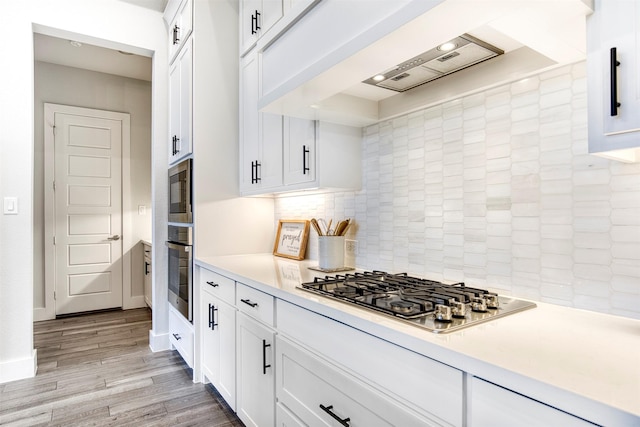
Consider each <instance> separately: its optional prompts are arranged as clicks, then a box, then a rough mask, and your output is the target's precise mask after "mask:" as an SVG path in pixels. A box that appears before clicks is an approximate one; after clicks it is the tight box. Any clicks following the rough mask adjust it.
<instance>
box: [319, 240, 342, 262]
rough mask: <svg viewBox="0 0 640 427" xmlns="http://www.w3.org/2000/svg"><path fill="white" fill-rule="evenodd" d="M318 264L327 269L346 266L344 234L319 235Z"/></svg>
mask: <svg viewBox="0 0 640 427" xmlns="http://www.w3.org/2000/svg"><path fill="white" fill-rule="evenodd" d="M318 266H319V267H320V268H322V269H326V270H330V269H335V268H342V267H344V236H318Z"/></svg>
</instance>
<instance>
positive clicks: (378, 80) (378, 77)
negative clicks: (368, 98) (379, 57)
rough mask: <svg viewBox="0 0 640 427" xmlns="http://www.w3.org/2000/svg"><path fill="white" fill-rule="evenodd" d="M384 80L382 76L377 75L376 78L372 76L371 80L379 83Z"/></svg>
mask: <svg viewBox="0 0 640 427" xmlns="http://www.w3.org/2000/svg"><path fill="white" fill-rule="evenodd" d="M384 79H385V76H384V74H378V75H377V76H373V80H374V81H376V82H381V81H383V80H384Z"/></svg>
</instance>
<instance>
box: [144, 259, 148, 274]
mask: <svg viewBox="0 0 640 427" xmlns="http://www.w3.org/2000/svg"><path fill="white" fill-rule="evenodd" d="M148 274H149V263H148V262H147V261H145V262H144V275H145V276H146V275H148Z"/></svg>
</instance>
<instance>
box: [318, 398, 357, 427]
mask: <svg viewBox="0 0 640 427" xmlns="http://www.w3.org/2000/svg"><path fill="white" fill-rule="evenodd" d="M320 409H322V410H323V411H324V412H326V413H327V414H329V415H331V417H332V418H333V419H334V420H336V421H337V422H339V423H340V424H342V425H343V426H345V427H349V421H351V418H345V419H342V418H340V417H339V416H337V415H336V414H334V413H333V411H332V409H333V405H329V406H324V405H323V404H322V403H321V404H320Z"/></svg>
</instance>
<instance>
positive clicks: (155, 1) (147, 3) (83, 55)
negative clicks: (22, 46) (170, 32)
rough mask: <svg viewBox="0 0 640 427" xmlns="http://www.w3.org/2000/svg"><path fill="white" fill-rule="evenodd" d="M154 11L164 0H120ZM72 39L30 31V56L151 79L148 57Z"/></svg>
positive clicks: (38, 59)
mask: <svg viewBox="0 0 640 427" xmlns="http://www.w3.org/2000/svg"><path fill="white" fill-rule="evenodd" d="M120 1H122V2H125V3H129V4H132V5H135V6H139V7H144V8H146V9H150V10H154V11H156V12H163V11H164V9H165V7H166V5H167V0H120ZM71 41H73V40H69V39H63V38H58V37H52V36H48V35H44V34H39V33H36V34H34V59H35V60H36V61H42V62H49V63H52V64H58V65H64V66H67V67H74V68H81V69H84V70H90V71H97V72H100V73H107V74H114V75H117V76H123V77H129V78H132V79H139V80H146V81H151V58H150V57H146V56H141V55H136V54H130V53H128V52H125V51H119V50H114V49H107V48H104V47H99V46H95V45H91V44H87V43H80V46H73V45H72V44H71V43H70V42H71Z"/></svg>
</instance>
